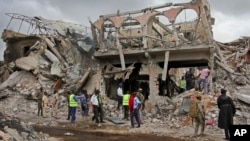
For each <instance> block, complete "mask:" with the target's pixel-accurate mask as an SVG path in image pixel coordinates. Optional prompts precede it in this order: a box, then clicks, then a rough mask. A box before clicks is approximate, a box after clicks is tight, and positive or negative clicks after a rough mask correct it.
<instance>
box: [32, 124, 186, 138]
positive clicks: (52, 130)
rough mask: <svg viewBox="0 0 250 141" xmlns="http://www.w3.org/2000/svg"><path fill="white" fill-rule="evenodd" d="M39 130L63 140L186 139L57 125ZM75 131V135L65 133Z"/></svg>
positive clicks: (37, 129)
mask: <svg viewBox="0 0 250 141" xmlns="http://www.w3.org/2000/svg"><path fill="white" fill-rule="evenodd" d="M34 129H35V130H36V131H37V132H40V131H41V132H43V133H47V134H49V135H50V136H52V137H56V138H60V139H62V140H63V141H140V140H143V141H185V140H182V139H175V138H171V137H164V136H156V135H149V134H127V135H121V134H109V133H103V132H87V131H79V130H72V129H66V128H57V127H34ZM65 133H69V134H70V133H73V135H65Z"/></svg>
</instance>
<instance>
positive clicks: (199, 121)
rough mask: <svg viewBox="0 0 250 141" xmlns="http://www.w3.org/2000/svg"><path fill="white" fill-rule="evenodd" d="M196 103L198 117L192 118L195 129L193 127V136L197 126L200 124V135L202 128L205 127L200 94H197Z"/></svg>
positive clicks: (195, 134)
mask: <svg viewBox="0 0 250 141" xmlns="http://www.w3.org/2000/svg"><path fill="white" fill-rule="evenodd" d="M196 99H197V104H198V106H197V107H198V117H197V118H194V121H195V129H194V135H193V137H195V136H197V135H198V131H199V127H200V126H201V133H200V135H203V134H204V129H205V109H204V105H203V104H202V102H201V96H200V95H197V96H196Z"/></svg>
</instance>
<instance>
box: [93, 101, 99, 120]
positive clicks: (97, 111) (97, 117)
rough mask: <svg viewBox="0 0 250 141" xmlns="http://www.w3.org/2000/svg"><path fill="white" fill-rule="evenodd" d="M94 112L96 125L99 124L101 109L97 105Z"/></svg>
mask: <svg viewBox="0 0 250 141" xmlns="http://www.w3.org/2000/svg"><path fill="white" fill-rule="evenodd" d="M93 112H94V117H93V118H92V119H95V122H96V123H99V122H100V121H99V109H98V106H97V105H93Z"/></svg>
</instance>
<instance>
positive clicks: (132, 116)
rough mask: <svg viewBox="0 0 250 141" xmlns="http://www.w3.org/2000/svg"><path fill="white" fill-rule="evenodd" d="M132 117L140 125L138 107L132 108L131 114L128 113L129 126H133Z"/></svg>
mask: <svg viewBox="0 0 250 141" xmlns="http://www.w3.org/2000/svg"><path fill="white" fill-rule="evenodd" d="M134 118H135V120H136V122H137V124H138V127H140V119H139V109H134V110H133V112H132V114H131V115H130V121H131V126H132V127H134Z"/></svg>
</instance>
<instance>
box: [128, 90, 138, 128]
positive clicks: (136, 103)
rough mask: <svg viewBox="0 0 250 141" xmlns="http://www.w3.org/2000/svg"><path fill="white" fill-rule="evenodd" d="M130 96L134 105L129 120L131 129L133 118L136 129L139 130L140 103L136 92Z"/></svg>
mask: <svg viewBox="0 0 250 141" xmlns="http://www.w3.org/2000/svg"><path fill="white" fill-rule="evenodd" d="M132 95H133V96H134V103H133V111H132V114H131V118H130V120H131V127H132V128H134V118H135V120H136V122H137V125H138V126H137V128H139V127H140V118H139V109H140V107H141V102H140V100H139V99H138V97H137V96H136V92H133V93H132Z"/></svg>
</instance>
